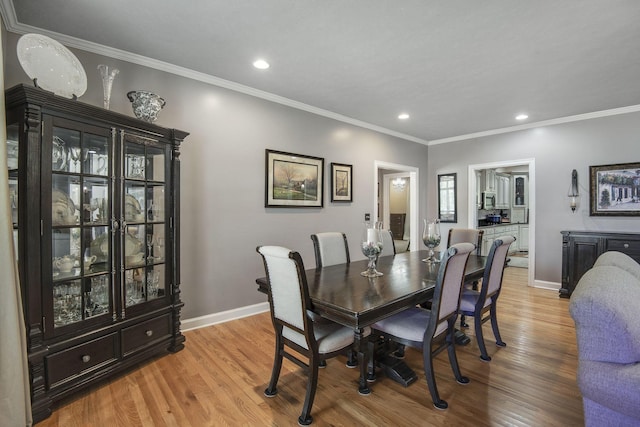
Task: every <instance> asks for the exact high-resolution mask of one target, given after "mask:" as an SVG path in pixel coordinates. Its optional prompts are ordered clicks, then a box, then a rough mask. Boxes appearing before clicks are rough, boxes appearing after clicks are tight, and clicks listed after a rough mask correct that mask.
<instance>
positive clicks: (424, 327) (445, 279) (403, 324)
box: [369, 243, 475, 409]
mask: <svg viewBox="0 0 640 427" xmlns="http://www.w3.org/2000/svg"><path fill="white" fill-rule="evenodd" d="M474 249H475V245H474V244H472V243H458V244H456V245H453V246H451V247H450V248H448V249H447V250H446V252H445V255H444V257H443V259H442V261H441V262H440V267H439V269H438V276H437V280H436V284H435V288H434V294H433V300H432V304H431V310H425V309H423V308H420V307H412V308H409V309H407V310H404V311H401V312H400V313H397V314H394V315H393V316H391V317H388V318H386V319H383V320H381V321H378V322H376V323H374V324H373V325H372V326H371V328H372V332H371V339H379V338H380V337H382V338H384V339H390V340H392V341H395V342H397V343H400V344H402V345H405V346H409V347H414V348H417V349H421V350H422V359H423V364H424V373H425V376H426V379H427V385H428V386H429V392H430V393H431V399H432V400H433V405H434V406H435V407H436V408H437V409H446V408H447V407H448V406H449V405H448V403H447V402H446V401H445V400H443V399H441V398H440V395H439V394H438V388H437V387H436V379H435V375H434V372H433V358H434V357H435V356H436V355H437V354H438V353H440V352H441V351H442V350H444V349H447V352H448V354H449V363H450V364H451V368H452V370H453V374H454V376H455V378H456V381H457V382H458V383H460V384H467V383H469V378H467V377H465V376H463V375H462V373H461V372H460V366H459V365H458V359H457V357H456V345H455V336H454V330H455V328H454V324H455V321H456V318H457V316H458V303H459V302H460V294H461V290H462V281H463V278H464V270H465V267H466V265H467V260H468V258H469V254H470V253H471V252H472V251H473V250H474ZM369 376H370V377H371V378H373V377H375V361H373V360H372V361H371V363H370V369H369Z"/></svg>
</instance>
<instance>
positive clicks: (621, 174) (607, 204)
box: [589, 163, 640, 216]
mask: <svg viewBox="0 0 640 427" xmlns="http://www.w3.org/2000/svg"><path fill="white" fill-rule="evenodd" d="M589 184H590V185H589V193H590V194H589V196H590V200H589V202H590V203H589V205H590V212H589V215H590V216H640V163H623V164H617V165H603V166H589Z"/></svg>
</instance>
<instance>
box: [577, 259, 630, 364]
mask: <svg viewBox="0 0 640 427" xmlns="http://www.w3.org/2000/svg"><path fill="white" fill-rule="evenodd" d="M639 303H640V281H639V280H638V279H637V278H635V277H634V276H633V275H631V274H630V273H628V272H626V271H624V270H622V269H620V268H617V267H613V266H599V267H594V268H592V269H590V270H589V271H587V272H586V273H585V274H584V275H583V276H582V278H581V279H580V281H579V282H578V285H577V286H576V289H575V290H574V292H573V293H572V295H571V300H570V302H569V311H570V312H571V317H573V320H574V322H575V324H576V336H577V340H578V357H579V359H580V360H593V361H600V362H613V363H623V364H628V363H636V362H640V310H639V309H638V307H639Z"/></svg>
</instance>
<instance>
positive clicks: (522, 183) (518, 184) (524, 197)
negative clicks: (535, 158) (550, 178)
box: [511, 174, 529, 208]
mask: <svg viewBox="0 0 640 427" xmlns="http://www.w3.org/2000/svg"><path fill="white" fill-rule="evenodd" d="M512 188H513V195H512V198H511V201H512V206H513V207H516V208H518V207H519V208H524V207H526V206H527V205H528V204H529V176H528V175H521V174H514V175H513V185H512Z"/></svg>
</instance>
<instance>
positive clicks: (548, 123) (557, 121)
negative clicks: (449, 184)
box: [427, 105, 640, 145]
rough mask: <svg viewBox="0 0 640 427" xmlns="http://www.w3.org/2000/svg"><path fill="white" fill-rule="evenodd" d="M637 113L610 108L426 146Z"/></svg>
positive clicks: (631, 109)
mask: <svg viewBox="0 0 640 427" xmlns="http://www.w3.org/2000/svg"><path fill="white" fill-rule="evenodd" d="M638 111H640V105H630V106H628V107H620V108H612V109H610V110H602V111H596V112H593V113H585V114H577V115H575V116H567V117H560V118H557V119H551V120H543V121H540V122H533V123H527V124H524V125H518V126H511V127H507V128H501V129H492V130H488V131H484V132H475V133H469V134H466V135H459V136H452V137H451V138H442V139H434V140H431V141H429V143H428V144H427V145H437V144H446V143H447V142H456V141H464V140H467V139H474V138H482V137H484V136H491V135H498V134H501V133H509V132H517V131H520V130H525V129H532V128H540V127H544V126H553V125H559V124H562V123H571V122H579V121H582V120H591V119H598V118H600V117H608V116H617V115H619V114H628V113H636V112H638Z"/></svg>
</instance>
